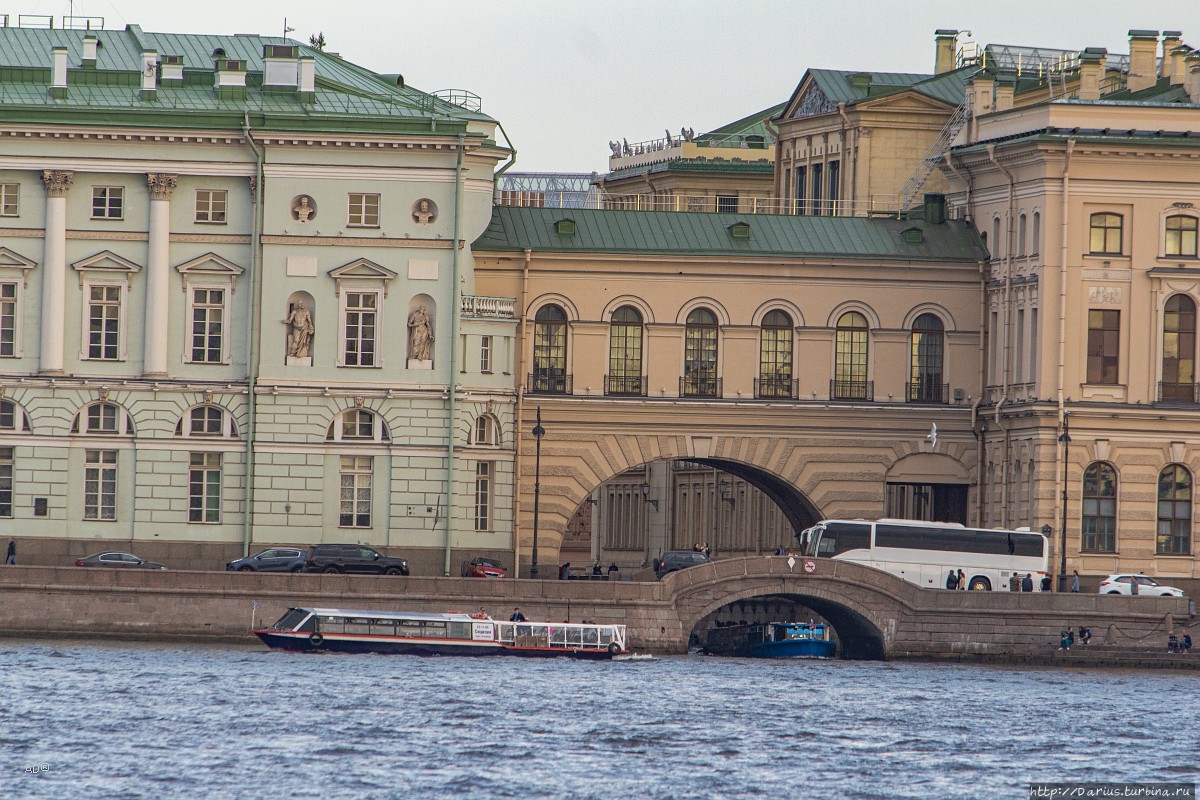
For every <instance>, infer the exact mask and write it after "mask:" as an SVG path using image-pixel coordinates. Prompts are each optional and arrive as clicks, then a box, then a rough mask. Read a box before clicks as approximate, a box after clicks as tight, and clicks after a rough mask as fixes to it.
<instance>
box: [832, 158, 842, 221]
mask: <svg viewBox="0 0 1200 800" xmlns="http://www.w3.org/2000/svg"><path fill="white" fill-rule="evenodd" d="M841 163H842V162H840V161H830V162H829V207H830V213H832V214H835V215H836V214H837V213H838V208H837V201H838V192H840V191H841V189H842V187H841Z"/></svg>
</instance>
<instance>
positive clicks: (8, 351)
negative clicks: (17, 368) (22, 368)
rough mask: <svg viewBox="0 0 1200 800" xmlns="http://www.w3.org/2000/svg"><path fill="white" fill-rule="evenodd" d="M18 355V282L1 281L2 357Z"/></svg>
mask: <svg viewBox="0 0 1200 800" xmlns="http://www.w3.org/2000/svg"><path fill="white" fill-rule="evenodd" d="M16 355H17V284H15V283H0V358H15V357H16Z"/></svg>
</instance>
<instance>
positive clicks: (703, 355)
mask: <svg viewBox="0 0 1200 800" xmlns="http://www.w3.org/2000/svg"><path fill="white" fill-rule="evenodd" d="M679 393H680V394H681V395H683V396H684V397H720V395H721V386H720V381H719V379H718V378H717V318H716V316H715V315H714V314H713V312H711V311H709V310H708V309H707V308H697V309H696V310H695V311H693V312H692V313H690V314H688V316H687V325H686V326H685V328H684V340H683V378H682V379H681V386H680V392H679Z"/></svg>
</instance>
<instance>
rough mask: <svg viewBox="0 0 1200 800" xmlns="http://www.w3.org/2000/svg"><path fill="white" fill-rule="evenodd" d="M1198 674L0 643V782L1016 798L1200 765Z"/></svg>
mask: <svg viewBox="0 0 1200 800" xmlns="http://www.w3.org/2000/svg"><path fill="white" fill-rule="evenodd" d="M1198 697H1200V691H1198V684H1197V677H1196V674H1195V673H1191V672H1189V673H1186V674H1172V673H1165V672H1164V673H1155V672H1126V671H1077V670H1064V669H1011V668H1000V667H975V666H958V665H945V664H910V663H882V662H844V661H826V662H814V661H756V660H749V659H732V658H730V659H724V658H713V657H706V656H679V657H665V658H661V659H656V660H652V661H626V662H612V663H606V662H597V663H587V662H577V661H572V660H568V659H554V660H545V661H542V660H526V659H519V658H504V657H495V658H479V659H468V658H452V657H444V658H420V657H414V656H355V655H335V654H320V655H314V654H287V653H278V652H270V651H267V650H266V649H265V648H261V647H257V646H210V645H146V644H128V643H97V642H81V641H25V640H0V797H3V798H5V800H14V799H15V798H38V799H39V800H40V799H41V798H53V799H54V800H117V799H119V798H155V799H156V800H157V799H159V798H188V800H192V799H193V798H201V799H204V800H215V799H218V798H246V800H263V799H264V798H322V800H327V799H331V798H356V799H357V798H381V799H382V798H452V797H453V798H458V797H467V798H522V800H528V799H529V798H605V800H612V798H743V797H744V798H758V797H761V798H841V797H852V798H931V797H937V798H942V797H987V798H992V797H995V798H1010V797H1011V798H1018V797H1020V798H1024V797H1028V795H1029V789H1028V786H1029V784H1030V783H1031V782H1035V781H1172V782H1180V781H1183V782H1197V781H1200V769H1198V766H1197V764H1198V761H1200V757H1198V755H1197V743H1198V742H1200V722H1197V714H1196V701H1197V699H1198Z"/></svg>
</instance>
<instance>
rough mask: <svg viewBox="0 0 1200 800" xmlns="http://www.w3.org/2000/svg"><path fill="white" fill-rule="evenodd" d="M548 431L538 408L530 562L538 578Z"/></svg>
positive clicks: (532, 574) (534, 435)
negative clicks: (539, 515)
mask: <svg viewBox="0 0 1200 800" xmlns="http://www.w3.org/2000/svg"><path fill="white" fill-rule="evenodd" d="M545 435H546V429H545V428H543V427H542V407H541V406H538V407H537V420H536V423H535V424H534V426H533V440H534V442H535V443H536V444H535V445H534V455H533V554H532V557H531V558H530V561H529V577H531V578H536V577H537V576H538V563H537V539H538V506H539V505H540V501H541V499H542V498H541V495H542V437H543V436H545Z"/></svg>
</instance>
